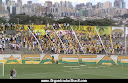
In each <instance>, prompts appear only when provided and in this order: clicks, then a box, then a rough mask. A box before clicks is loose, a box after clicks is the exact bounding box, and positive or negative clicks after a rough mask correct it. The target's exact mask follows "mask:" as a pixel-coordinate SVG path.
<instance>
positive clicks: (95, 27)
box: [95, 27, 107, 55]
mask: <svg viewBox="0 0 128 83" xmlns="http://www.w3.org/2000/svg"><path fill="white" fill-rule="evenodd" d="M95 30H96V32H97V34H98V37H99V39H100V42H101V44H102V46H103V48H104V44H103V42H102V40H101V38H100V35H99V33H98V31H97V29H96V27H95ZM104 51H105V52H106V55H107V51H106V50H105V48H104Z"/></svg>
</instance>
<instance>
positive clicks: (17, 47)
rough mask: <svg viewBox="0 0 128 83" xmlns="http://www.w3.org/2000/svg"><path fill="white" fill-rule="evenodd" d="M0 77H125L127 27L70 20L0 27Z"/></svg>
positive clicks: (127, 77) (127, 57)
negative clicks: (83, 24) (46, 23)
mask: <svg viewBox="0 0 128 83" xmlns="http://www.w3.org/2000/svg"><path fill="white" fill-rule="evenodd" d="M0 28H1V31H0V53H1V54H0V79H9V72H10V70H12V69H15V70H16V72H17V75H16V78H15V79H128V74H127V73H126V72H127V69H128V56H127V55H128V54H127V49H128V46H127V45H126V44H127V43H128V41H127V40H126V39H127V38H128V36H127V34H128V28H127V27H115V26H77V25H70V24H68V23H67V24H66V23H64V24H55V23H54V24H53V25H49V24H48V25H33V24H31V25H20V24H16V25H15V26H6V25H3V26H1V27H0Z"/></svg>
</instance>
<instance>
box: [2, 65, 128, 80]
mask: <svg viewBox="0 0 128 83" xmlns="http://www.w3.org/2000/svg"><path fill="white" fill-rule="evenodd" d="M14 68H15V69H16V71H17V77H16V79H70V78H72V79H78V78H81V79H128V65H123V66H122V65H109V66H108V65H91V64H90V65H85V64H28V65H27V64H14V65H9V64H5V76H2V75H0V79H9V71H10V70H11V69H14ZM0 74H2V72H1V73H0Z"/></svg>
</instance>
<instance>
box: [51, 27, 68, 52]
mask: <svg viewBox="0 0 128 83" xmlns="http://www.w3.org/2000/svg"><path fill="white" fill-rule="evenodd" d="M52 28H53V30H54V32H55V33H56V35H57V37H58V38H59V40H60V42H61V43H62V45H63V47H64V49H65V50H66V47H65V45H64V43H63V42H62V40H61V39H60V37H59V36H58V34H57V32H56V30H55V29H54V27H53V26H52ZM66 51H67V50H66Z"/></svg>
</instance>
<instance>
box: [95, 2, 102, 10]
mask: <svg viewBox="0 0 128 83" xmlns="http://www.w3.org/2000/svg"><path fill="white" fill-rule="evenodd" d="M103 7H104V4H103V3H101V2H98V3H97V4H96V8H97V9H103Z"/></svg>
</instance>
